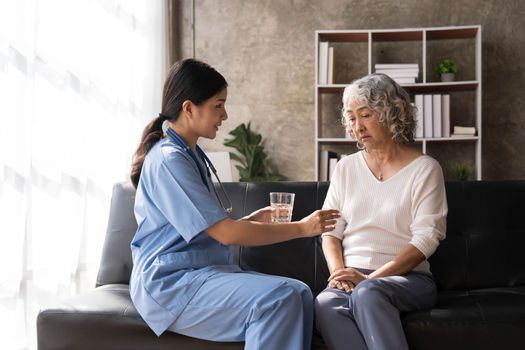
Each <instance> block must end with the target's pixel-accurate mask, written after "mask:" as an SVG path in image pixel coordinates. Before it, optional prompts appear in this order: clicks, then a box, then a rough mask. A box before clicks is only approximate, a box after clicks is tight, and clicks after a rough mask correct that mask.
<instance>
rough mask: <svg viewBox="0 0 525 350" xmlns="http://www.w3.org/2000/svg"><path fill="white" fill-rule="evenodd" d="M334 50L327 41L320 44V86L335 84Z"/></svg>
mask: <svg viewBox="0 0 525 350" xmlns="http://www.w3.org/2000/svg"><path fill="white" fill-rule="evenodd" d="M334 65H335V58H334V48H333V47H332V46H329V43H328V42H327V41H322V42H320V43H319V67H318V68H319V76H318V79H319V84H320V85H323V84H333V83H334Z"/></svg>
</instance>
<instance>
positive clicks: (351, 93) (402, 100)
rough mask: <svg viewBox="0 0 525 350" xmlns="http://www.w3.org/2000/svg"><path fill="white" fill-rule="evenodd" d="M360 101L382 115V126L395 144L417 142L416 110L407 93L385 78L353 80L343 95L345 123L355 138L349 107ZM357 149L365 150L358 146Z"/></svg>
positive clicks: (370, 77)
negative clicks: (351, 103)
mask: <svg viewBox="0 0 525 350" xmlns="http://www.w3.org/2000/svg"><path fill="white" fill-rule="evenodd" d="M352 101H357V102H359V103H362V104H363V105H365V106H367V107H368V108H370V109H371V110H373V111H374V112H376V113H378V115H379V122H380V123H382V124H383V125H384V126H386V127H387V128H388V130H390V132H391V133H392V140H394V141H395V142H398V143H401V144H407V143H412V142H414V130H415V128H416V123H417V121H416V118H415V114H416V111H417V108H416V107H415V106H413V105H412V104H411V103H410V97H409V96H408V93H407V92H406V91H405V90H404V89H403V88H402V87H401V86H399V85H398V84H397V83H396V82H395V81H394V80H392V78H390V77H389V76H388V75H385V74H378V73H376V74H370V75H367V76H365V77H363V78H360V79H357V80H354V81H353V82H352V83H350V85H348V86H347V87H346V88H345V90H344V93H343V110H342V114H343V115H342V122H343V125H344V126H345V128H346V129H347V130H348V132H350V134H351V135H352V137H355V135H354V133H353V131H352V129H351V127H350V126H349V121H348V110H347V106H348V105H349V103H350V102H352ZM357 146H358V147H359V148H360V149H363V148H364V146H363V145H362V144H361V143H359V141H358V142H357Z"/></svg>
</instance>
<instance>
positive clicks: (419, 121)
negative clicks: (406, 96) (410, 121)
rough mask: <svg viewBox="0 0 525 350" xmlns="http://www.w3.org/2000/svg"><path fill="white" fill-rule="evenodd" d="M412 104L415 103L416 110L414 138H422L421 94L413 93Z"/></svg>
mask: <svg viewBox="0 0 525 350" xmlns="http://www.w3.org/2000/svg"><path fill="white" fill-rule="evenodd" d="M414 104H415V105H416V108H417V111H416V121H417V126H416V138H418V139H421V138H423V136H424V135H425V134H424V118H423V112H424V107H423V95H420V94H418V95H415V96H414Z"/></svg>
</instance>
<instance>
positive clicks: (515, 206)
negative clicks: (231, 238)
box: [37, 181, 525, 350]
mask: <svg viewBox="0 0 525 350" xmlns="http://www.w3.org/2000/svg"><path fill="white" fill-rule="evenodd" d="M225 186H226V188H227V190H228V192H229V193H230V196H231V199H232V202H233V206H234V211H233V217H235V218H239V217H242V216H244V215H245V214H247V213H250V212H252V211H253V210H255V209H257V208H260V207H262V206H265V205H267V204H268V193H269V192H270V191H288V192H295V193H296V199H295V208H294V214H293V218H294V220H296V219H300V218H302V217H304V216H305V215H307V214H309V213H311V212H312V211H314V210H315V209H317V208H320V207H321V205H322V203H323V200H324V197H325V195H326V191H327V189H328V183H316V182H279V183H228V184H225ZM446 190H447V198H448V203H449V216H448V224H447V225H448V228H447V238H446V240H445V241H443V242H442V244H441V245H440V247H439V248H438V250H437V252H436V253H435V254H434V255H433V256H432V257H431V259H430V262H431V269H432V272H433V273H434V275H435V277H436V280H437V284H438V289H439V295H438V301H437V304H436V306H435V307H434V308H433V309H432V310H428V311H423V312H417V313H411V314H406V315H403V322H404V329H405V331H406V336H407V339H408V343H409V344H410V348H411V349H413V350H416V349H425V350H432V349H440V350H442V349H449V350H450V349H506V350H510V349H525V260H524V258H523V256H524V254H523V253H524V250H525V181H501V182H488V181H479V182H450V183H447V184H446ZM133 200H134V190H133V189H132V188H131V186H130V185H128V184H116V185H115V187H114V190H113V198H112V203H111V212H110V218H109V223H108V229H107V236H106V241H105V245H104V250H103V254H102V262H101V265H100V271H99V274H98V280H97V287H96V288H94V289H93V290H92V291H90V292H89V293H86V294H83V295H80V296H77V297H74V298H71V299H68V300H65V301H64V302H63V303H61V304H59V305H55V306H52V307H48V308H46V309H44V310H41V311H40V313H39V315H38V318H37V333H38V348H39V349H40V350H48V349H76V350H82V349H129V350H131V349H172V350H175V349H200V350H202V349H242V348H243V343H214V342H208V341H202V340H198V339H193V338H189V337H185V336H181V335H178V334H174V333H170V332H166V333H164V334H163V335H162V336H161V337H156V336H155V335H154V333H153V332H152V331H150V330H149V328H148V327H147V326H146V324H145V323H144V322H143V320H142V319H141V317H140V316H139V315H138V313H137V311H136V310H135V308H134V307H133V304H132V302H131V300H130V297H129V291H128V286H127V284H128V281H129V276H130V271H131V255H130V249H129V242H130V240H131V238H132V236H133V234H134V231H135V227H136V224H135V220H134V217H133V209H132V206H133ZM236 254H237V255H236V257H237V259H238V262H239V264H240V265H241V266H242V267H243V268H245V269H253V270H257V271H261V272H265V273H270V274H277V275H284V276H289V277H294V278H297V279H300V280H302V281H304V282H305V283H307V284H308V285H309V286H310V288H311V289H312V292H313V293H314V295H317V294H318V293H319V292H320V291H321V290H322V289H324V287H325V283H326V279H327V276H328V272H327V268H326V264H325V261H324V257H323V254H322V250H321V245H320V241H319V239H318V238H309V239H296V240H293V241H289V242H285V243H281V244H274V245H270V246H264V247H236ZM312 347H313V348H314V349H324V348H325V346H324V344H323V342H322V339H321V338H320V337H319V336H318V335H317V334H315V332H314V340H313V346H312ZM270 350H273V349H270ZM279 350H280V349H279Z"/></svg>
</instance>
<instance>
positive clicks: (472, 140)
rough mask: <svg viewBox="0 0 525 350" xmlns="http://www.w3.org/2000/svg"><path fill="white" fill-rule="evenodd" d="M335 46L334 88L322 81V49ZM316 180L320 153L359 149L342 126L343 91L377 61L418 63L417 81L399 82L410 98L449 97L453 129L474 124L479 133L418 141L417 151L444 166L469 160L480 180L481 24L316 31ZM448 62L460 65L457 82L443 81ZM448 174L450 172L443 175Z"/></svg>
mask: <svg viewBox="0 0 525 350" xmlns="http://www.w3.org/2000/svg"><path fill="white" fill-rule="evenodd" d="M321 42H328V43H329V46H332V47H334V53H335V54H334V61H333V62H334V78H333V82H334V83H333V84H320V83H319V47H320V46H319V45H320V43H321ZM315 47H316V49H315V60H316V61H315V82H316V84H315V178H316V180H319V174H320V169H319V166H320V152H321V151H323V150H325V151H326V150H328V151H333V152H337V153H345V154H349V153H353V152H356V151H357V148H356V147H355V141H354V140H352V139H349V138H346V137H345V135H344V130H343V128H342V126H341V124H340V123H339V121H340V117H341V115H340V109H341V107H342V102H341V98H342V93H343V90H344V88H345V87H346V86H347V85H348V83H350V82H351V81H352V80H354V79H357V78H360V77H362V76H364V75H366V74H370V73H373V72H374V65H375V64H376V63H418V64H419V76H418V80H417V82H416V83H411V84H400V85H401V86H403V87H404V88H405V89H406V90H407V92H408V93H409V94H410V95H411V98H412V101H413V98H414V95H415V94H450V96H451V97H450V100H451V102H450V104H451V115H450V119H451V121H450V125H451V128H452V126H453V125H462V126H475V127H476V135H475V136H470V137H468V136H466V137H440V138H416V139H415V143H414V147H420V149H421V150H422V151H423V152H424V153H427V154H429V155H431V156H433V157H435V158H436V159H437V160H438V161H439V162H440V163H442V167H444V169H443V170H444V171H445V170H446V169H445V166H446V165H449V164H448V162H452V161H454V158H456V159H457V160H462V161H466V162H467V163H470V164H471V165H472V166H473V168H474V174H473V175H472V176H471V178H473V179H477V180H481V178H482V173H481V141H482V140H481V137H482V136H481V91H482V90H481V26H479V25H473V26H458V27H432V28H404V29H368V30H318V31H316V32H315ZM443 58H450V59H452V60H453V61H455V62H456V63H458V73H457V74H456V81H453V82H441V81H439V77H438V76H437V74H435V66H436V63H437V62H438V61H439V60H441V59H443ZM445 173H446V171H445Z"/></svg>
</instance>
